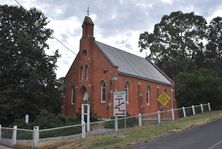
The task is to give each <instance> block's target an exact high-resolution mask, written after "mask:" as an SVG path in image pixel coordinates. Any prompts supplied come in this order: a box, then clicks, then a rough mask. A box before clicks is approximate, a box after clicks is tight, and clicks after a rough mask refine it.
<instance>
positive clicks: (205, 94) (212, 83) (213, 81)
mask: <svg viewBox="0 0 222 149" xmlns="http://www.w3.org/2000/svg"><path fill="white" fill-rule="evenodd" d="M175 88H176V99H177V103H178V106H179V107H180V106H190V105H197V104H200V103H208V102H210V103H211V104H212V107H213V108H214V109H219V108H221V106H222V100H221V97H222V85H221V82H220V80H219V79H218V78H216V77H215V75H213V74H212V73H210V72H209V71H207V70H198V71H194V72H192V73H180V74H179V75H177V77H176V84H175Z"/></svg>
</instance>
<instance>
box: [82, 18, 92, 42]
mask: <svg viewBox="0 0 222 149" xmlns="http://www.w3.org/2000/svg"><path fill="white" fill-rule="evenodd" d="M93 32H94V23H93V21H92V19H91V18H90V17H89V16H85V19H84V21H83V23H82V37H83V38H88V37H93Z"/></svg>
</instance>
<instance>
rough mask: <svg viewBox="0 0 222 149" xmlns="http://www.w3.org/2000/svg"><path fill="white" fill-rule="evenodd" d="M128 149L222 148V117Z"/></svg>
mask: <svg viewBox="0 0 222 149" xmlns="http://www.w3.org/2000/svg"><path fill="white" fill-rule="evenodd" d="M127 149H222V119H220V120H216V121H214V122H210V123H208V124H206V125H203V126H199V127H194V128H190V129H187V130H184V131H182V132H179V133H174V134H169V135H166V136H162V137H159V138H157V139H154V140H152V141H150V142H148V143H142V144H136V145H131V146H127Z"/></svg>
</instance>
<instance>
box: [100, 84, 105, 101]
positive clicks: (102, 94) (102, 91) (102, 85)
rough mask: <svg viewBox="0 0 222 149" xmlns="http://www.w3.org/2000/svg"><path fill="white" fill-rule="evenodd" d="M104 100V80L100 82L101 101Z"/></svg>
mask: <svg viewBox="0 0 222 149" xmlns="http://www.w3.org/2000/svg"><path fill="white" fill-rule="evenodd" d="M105 101H106V83H105V82H104V81H102V82H101V102H105Z"/></svg>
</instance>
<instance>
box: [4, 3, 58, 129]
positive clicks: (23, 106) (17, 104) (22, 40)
mask: <svg viewBox="0 0 222 149" xmlns="http://www.w3.org/2000/svg"><path fill="white" fill-rule="evenodd" d="M47 24H48V21H47V18H46V17H45V16H44V14H43V13H42V12H40V11H38V10H37V9H35V8H31V9H30V10H26V9H24V8H23V7H16V6H7V5H0V80H1V81H0V121H1V124H3V125H8V124H10V123H12V122H13V121H14V120H15V119H19V118H22V117H24V116H25V114H29V115H30V116H31V117H33V118H35V117H36V116H37V115H38V114H39V113H40V111H42V110H46V111H49V112H52V113H57V112H58V111H60V103H61V99H62V98H61V93H60V92H59V91H58V87H59V82H58V81H57V80H56V74H55V69H56V62H57V58H58V56H59V55H58V51H56V52H55V54H54V55H46V54H45V49H48V48H49V46H48V45H47V43H46V42H47V40H48V38H50V36H51V35H52V33H53V31H52V30H51V29H48V28H45V26H46V25H47Z"/></svg>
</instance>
